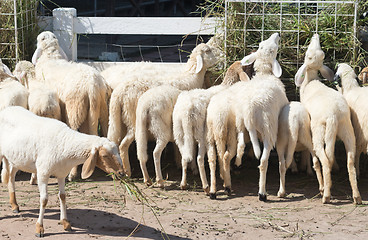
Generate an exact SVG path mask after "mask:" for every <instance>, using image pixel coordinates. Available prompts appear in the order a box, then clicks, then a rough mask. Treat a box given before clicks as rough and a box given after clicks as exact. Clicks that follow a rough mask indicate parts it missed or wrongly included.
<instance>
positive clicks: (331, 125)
mask: <svg viewBox="0 0 368 240" xmlns="http://www.w3.org/2000/svg"><path fill="white" fill-rule="evenodd" d="M337 127H338V122H337V119H336V118H335V117H331V118H329V119H327V120H326V132H325V152H326V155H327V157H328V159H329V160H330V161H332V160H333V159H334V151H335V141H336V132H337Z"/></svg>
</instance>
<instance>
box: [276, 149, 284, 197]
mask: <svg viewBox="0 0 368 240" xmlns="http://www.w3.org/2000/svg"><path fill="white" fill-rule="evenodd" d="M284 149H285V148H283V147H278V148H277V154H278V157H279V173H280V188H279V191H278V192H277V196H278V197H280V198H281V197H285V195H286V193H285V174H286V161H285V157H284V156H285V155H284V154H285V151H284Z"/></svg>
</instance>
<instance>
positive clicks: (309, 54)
mask: <svg viewBox="0 0 368 240" xmlns="http://www.w3.org/2000/svg"><path fill="white" fill-rule="evenodd" d="M324 59H325V53H324V52H323V50H322V48H321V45H320V42H319V35H318V34H317V33H316V34H314V35H313V37H312V39H311V42H310V44H309V46H308V49H307V51H306V53H305V57H304V64H303V65H302V66H301V67H300V68H299V70H298V72H297V73H296V75H295V85H296V86H298V87H299V86H301V85H302V83H303V81H304V78H305V74H306V72H307V71H311V72H312V71H313V72H315V74H316V75H317V73H318V71H320V73H321V74H322V76H323V77H324V78H326V79H327V80H329V81H332V80H333V78H334V73H333V71H332V70H331V69H330V68H329V67H327V66H326V65H324V64H323V60H324ZM313 77H316V76H313Z"/></svg>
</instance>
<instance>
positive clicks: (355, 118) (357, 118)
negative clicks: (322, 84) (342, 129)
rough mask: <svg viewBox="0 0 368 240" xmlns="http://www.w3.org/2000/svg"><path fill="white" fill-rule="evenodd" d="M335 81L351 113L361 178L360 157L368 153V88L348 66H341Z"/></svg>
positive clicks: (357, 163)
mask: <svg viewBox="0 0 368 240" xmlns="http://www.w3.org/2000/svg"><path fill="white" fill-rule="evenodd" d="M335 80H336V81H339V83H340V84H341V89H342V94H343V96H344V98H345V99H346V101H347V103H348V105H349V107H350V113H351V122H352V124H353V128H354V135H355V139H356V141H355V142H356V154H355V167H356V171H357V176H359V157H360V155H361V153H363V152H364V153H367V151H368V122H367V113H368V108H367V104H362V103H366V102H367V100H368V88H367V87H360V86H359V84H358V82H357V80H356V74H355V72H354V70H353V69H352V68H351V67H350V66H349V65H347V64H345V63H341V64H339V66H338V68H337V71H336V74H335Z"/></svg>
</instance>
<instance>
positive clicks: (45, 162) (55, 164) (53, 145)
mask: <svg viewBox="0 0 368 240" xmlns="http://www.w3.org/2000/svg"><path fill="white" fill-rule="evenodd" d="M0 158H1V159H2V161H3V164H2V165H3V169H2V172H1V176H2V182H3V183H5V184H6V183H8V190H9V194H10V203H11V205H12V208H13V211H16V212H18V211H19V206H18V204H17V203H16V199H15V174H16V172H17V171H18V170H21V171H25V172H31V173H37V179H38V187H39V190H40V203H41V205H40V215H39V218H38V220H37V223H36V234H37V235H38V236H42V235H43V231H44V228H43V215H44V212H45V207H46V204H47V199H48V193H47V185H48V179H49V178H50V176H51V175H52V176H55V177H56V178H57V179H58V183H59V198H60V204H61V205H60V209H61V214H60V220H61V221H63V222H64V229H66V230H70V223H69V222H68V221H67V215H66V205H65V189H64V188H65V177H66V176H67V175H68V173H69V171H70V169H72V167H75V166H76V165H78V164H82V163H84V165H83V169H82V177H83V178H88V177H89V176H90V175H91V174H92V173H93V171H94V169H95V166H98V167H100V168H101V169H103V170H104V171H106V172H108V173H111V172H113V173H116V174H121V172H122V166H121V164H122V162H121V159H120V156H119V154H118V149H117V146H116V145H115V144H114V143H112V142H110V141H109V140H107V139H106V138H101V137H98V136H92V135H87V134H83V133H79V132H77V131H74V130H72V129H70V128H69V127H68V126H67V125H66V124H64V123H62V122H60V121H58V120H55V119H51V118H44V117H39V116H37V115H35V114H33V113H32V112H30V111H28V110H26V109H24V108H22V107H18V106H16V107H8V108H6V109H4V110H2V111H1V112H0Z"/></svg>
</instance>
